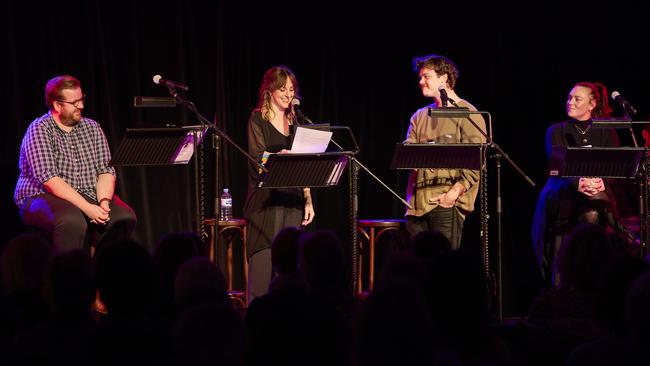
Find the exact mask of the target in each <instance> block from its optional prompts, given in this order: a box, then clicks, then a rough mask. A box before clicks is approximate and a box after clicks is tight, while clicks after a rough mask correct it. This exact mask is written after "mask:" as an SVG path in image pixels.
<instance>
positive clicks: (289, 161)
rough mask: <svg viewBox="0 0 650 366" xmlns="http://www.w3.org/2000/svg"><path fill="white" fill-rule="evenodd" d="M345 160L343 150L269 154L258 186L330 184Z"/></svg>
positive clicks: (340, 170) (343, 167) (330, 185)
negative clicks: (266, 171)
mask: <svg viewBox="0 0 650 366" xmlns="http://www.w3.org/2000/svg"><path fill="white" fill-rule="evenodd" d="M347 164H348V158H347V154H346V153H345V152H332V153H319V154H271V155H270V156H269V159H268V161H267V162H266V164H265V166H266V168H267V169H268V170H269V171H268V173H263V174H262V176H261V178H260V181H259V183H258V188H295V187H333V186H336V185H338V183H339V179H340V178H341V174H342V173H343V172H344V171H345V168H346V166H347Z"/></svg>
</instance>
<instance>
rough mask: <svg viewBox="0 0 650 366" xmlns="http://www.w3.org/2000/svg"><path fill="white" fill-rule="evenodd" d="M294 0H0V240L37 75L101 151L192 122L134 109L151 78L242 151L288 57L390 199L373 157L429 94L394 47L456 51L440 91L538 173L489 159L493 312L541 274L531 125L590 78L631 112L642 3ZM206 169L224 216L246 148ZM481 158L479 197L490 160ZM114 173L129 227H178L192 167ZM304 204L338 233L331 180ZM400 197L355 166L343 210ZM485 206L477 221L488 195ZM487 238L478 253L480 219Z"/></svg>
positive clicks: (401, 176)
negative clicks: (535, 240) (496, 291)
mask: <svg viewBox="0 0 650 366" xmlns="http://www.w3.org/2000/svg"><path fill="white" fill-rule="evenodd" d="M617 4H618V3H617ZM304 6H305V5H304V4H302V3H295V2H294V3H292V2H290V3H285V2H283V3H266V5H255V4H248V3H245V2H238V4H232V3H230V2H224V3H221V2H210V3H207V2H192V1H180V0H179V1H172V0H168V1H162V2H158V1H156V2H154V1H146V2H138V1H136V2H99V1H84V2H81V1H65V2H57V3H55V4H51V5H45V6H41V5H39V6H36V5H34V4H33V3H31V2H27V1H22V2H17V1H10V2H9V3H8V4H4V5H2V7H3V9H2V11H0V19H1V23H2V25H0V27H1V28H0V29H2V30H1V31H0V37H1V38H0V42H2V44H3V45H4V46H3V52H2V54H3V56H2V65H1V70H2V71H1V72H2V80H3V82H2V87H1V88H0V90H1V91H2V95H1V97H2V102H3V105H4V108H3V109H4V111H5V112H4V116H5V117H4V119H5V122H4V126H5V127H4V133H2V135H1V136H0V139H1V141H2V143H1V147H0V149H2V150H1V152H2V154H1V155H0V166H1V169H2V172H3V178H2V179H1V180H0V189H1V190H0V194H1V197H0V200H1V202H2V207H3V208H5V218H4V220H3V221H2V233H1V234H0V235H1V237H0V239H1V242H2V243H4V242H5V241H6V240H7V239H8V238H10V237H12V236H13V235H15V234H16V233H18V232H20V230H22V228H21V225H20V220H19V217H18V213H17V210H16V208H15V206H14V204H13V199H12V197H13V189H14V184H15V181H16V177H17V175H18V164H17V160H18V150H19V146H20V142H21V139H22V135H23V134H24V132H25V130H26V128H27V126H28V125H29V123H30V122H31V121H32V120H33V119H34V118H36V117H38V116H40V115H42V114H43V113H45V112H46V106H45V104H44V97H43V88H44V84H45V82H46V81H47V80H48V79H50V78H51V77H53V76H54V75H58V74H71V75H74V76H76V77H77V78H79V79H80V80H81V81H82V85H83V90H84V92H85V93H86V94H87V95H88V102H87V103H86V108H85V110H84V114H85V115H86V116H88V117H90V118H93V119H96V120H97V121H99V122H100V123H101V124H102V126H103V128H104V130H105V132H106V134H107V137H108V139H109V144H110V146H111V148H112V150H113V151H115V150H116V149H117V146H118V145H119V143H120V141H121V139H122V135H123V132H124V130H125V129H126V128H132V127H145V126H162V125H167V124H174V125H188V124H195V123H196V119H195V118H194V117H193V116H192V115H191V114H189V113H187V112H186V111H184V110H183V109H182V108H180V107H179V108H173V109H164V110H154V109H147V110H143V109H140V110H136V109H135V108H133V106H132V105H133V97H134V96H166V93H167V91H166V89H165V88H164V87H161V86H157V85H154V84H153V82H152V81H151V78H152V76H153V75H155V74H161V75H162V76H163V77H166V78H169V79H172V80H177V81H181V82H184V83H186V84H187V85H189V86H190V87H191V89H190V91H189V93H188V94H187V96H188V98H189V99H191V100H192V101H194V102H195V104H196V106H197V107H198V109H199V110H200V111H201V112H202V113H203V114H204V115H205V116H207V117H208V118H209V119H214V120H215V121H216V123H217V125H218V126H219V127H220V128H222V129H223V130H224V131H226V132H227V133H228V134H230V136H231V137H232V138H233V139H234V140H235V141H236V142H237V143H238V144H240V145H241V146H243V147H246V135H245V128H246V121H247V119H248V115H249V113H250V111H251V109H252V108H253V107H254V105H255V103H256V100H257V88H258V86H259V83H260V81H261V77H262V74H263V72H264V71H265V70H266V69H267V68H268V67H270V66H272V65H277V64H285V65H288V66H290V67H291V68H292V69H293V70H294V72H295V73H296V75H297V77H298V80H299V82H300V87H301V88H300V92H301V94H302V96H303V98H304V100H303V104H302V105H303V110H304V111H305V113H306V114H307V115H308V116H310V117H311V119H312V120H314V121H318V122H328V123H332V124H335V125H344V126H349V127H350V128H351V129H352V130H353V131H354V133H355V136H356V138H357V140H358V142H359V145H360V146H361V153H360V155H359V156H358V157H359V160H360V161H361V162H363V163H364V164H365V165H366V166H367V167H368V168H369V169H370V170H371V171H373V172H374V173H375V174H376V175H377V176H378V177H379V178H381V179H382V180H383V181H384V182H385V183H386V184H387V185H388V186H390V187H392V188H393V189H394V190H395V191H396V192H398V193H399V194H400V195H401V196H404V194H405V189H406V187H405V186H406V178H407V175H406V173H404V172H396V171H391V170H389V169H388V164H389V162H390V157H391V154H392V146H393V144H394V143H396V142H399V141H401V140H403V139H404V137H405V134H406V130H407V127H408V119H409V117H410V116H411V114H412V113H413V112H414V111H415V110H416V109H417V108H419V107H421V106H423V105H426V104H428V103H429V101H428V100H426V99H424V98H423V97H422V96H421V94H420V91H419V88H418V84H417V82H418V80H417V77H416V75H415V73H414V72H413V70H412V66H411V60H412V58H413V56H416V55H417V56H420V55H425V54H429V53H437V54H441V55H445V56H447V57H449V58H450V59H451V60H453V61H454V62H455V63H457V65H458V66H459V68H460V70H461V75H460V79H459V82H458V85H457V88H456V91H457V92H458V94H459V95H460V96H461V97H463V98H465V99H467V100H469V101H470V102H471V103H473V104H474V105H475V106H477V107H478V108H479V109H480V110H485V111H489V112H491V114H492V116H493V120H494V137H495V141H496V142H498V143H499V145H500V146H501V147H502V148H503V149H504V150H505V151H506V152H507V153H509V155H510V156H511V158H512V159H514V160H515V161H516V162H517V163H518V164H519V165H520V166H521V168H522V169H523V170H524V171H525V172H526V173H527V174H529V175H530V177H531V178H532V179H533V180H534V181H535V182H536V183H537V186H536V187H534V188H533V187H530V186H529V185H527V183H526V182H525V181H524V180H523V179H522V178H521V177H520V176H519V175H518V174H517V173H516V172H515V171H514V170H513V169H512V168H511V167H510V166H508V164H507V163H505V162H504V163H503V170H502V182H503V192H502V201H503V212H504V214H503V242H502V245H503V271H504V282H503V291H504V296H505V308H504V312H505V315H506V316H513V315H520V314H522V313H523V312H524V311H525V309H526V307H527V306H528V303H529V302H530V299H531V297H532V296H534V294H535V293H536V292H537V290H538V288H539V284H540V279H539V277H538V275H537V272H536V271H535V265H534V260H533V252H532V249H531V243H530V222H531V219H532V214H533V208H534V204H535V200H536V198H537V195H538V193H539V191H540V189H541V187H542V186H543V184H544V181H545V166H546V157H545V154H544V134H545V131H546V128H547V127H548V126H549V125H550V124H551V123H553V122H556V121H560V120H563V119H564V118H565V112H564V105H565V100H566V95H567V94H568V92H569V90H570V89H571V87H572V85H573V84H574V83H576V82H578V81H585V80H586V81H602V82H604V83H605V84H606V85H607V86H608V87H609V88H610V91H611V90H619V91H620V92H621V94H622V95H624V96H625V97H626V98H627V99H628V100H630V101H631V102H632V103H633V104H634V105H635V106H636V107H637V109H639V110H641V111H642V112H643V111H645V110H647V106H648V99H647V98H648V93H647V88H646V86H647V85H648V83H649V82H650V80H649V79H650V76H649V74H648V72H647V65H648V63H647V57H646V56H644V55H645V54H646V53H647V50H646V49H645V48H646V47H647V35H648V32H647V30H646V29H645V28H643V24H644V23H647V19H644V18H643V15H642V14H644V11H643V9H641V6H640V5H634V4H632V5H629V4H628V5H626V6H622V5H621V6H620V7H619V9H624V10H620V11H619V10H617V9H599V10H598V11H588V10H587V9H584V8H575V9H570V8H567V7H566V6H562V7H559V6H557V7H552V6H550V5H545V6H544V7H541V6H539V7H536V5H527V6H526V9H525V10H524V9H523V8H521V9H520V8H512V9H505V8H503V7H501V6H499V5H495V4H486V5H481V6H479V7H475V6H473V5H472V7H473V8H472V9H469V7H470V6H469V4H468V5H467V9H465V8H464V6H463V7H456V6H455V7H453V10H449V9H447V10H445V6H443V5H442V4H439V5H435V6H434V4H433V3H431V2H428V3H423V4H415V3H408V2H401V3H398V2H394V3H392V4H384V5H380V4H379V3H366V4H363V3H361V4H359V3H353V2H317V3H313V5H309V8H310V9H313V10H310V11H302V10H299V9H302V8H304ZM522 7H523V5H522ZM460 8H463V9H460ZM513 14H514V15H513ZM616 112H617V113H620V111H618V110H617V111H616ZM625 137H626V136H623V138H624V139H625ZM213 154H214V152H213V150H212V149H211V148H210V146H209V144H205V147H204V159H203V160H204V164H205V166H206V174H205V179H204V188H203V189H204V190H205V193H206V201H205V211H206V213H207V215H208V216H209V215H210V213H211V211H212V207H213V198H214V191H215V188H214V176H215V171H214V158H213ZM220 166H221V168H222V169H220V172H219V174H220V177H221V180H222V182H225V185H226V186H228V187H230V189H231V192H232V193H233V197H234V202H235V214H236V215H237V216H241V214H242V206H243V203H244V198H245V190H246V170H245V167H246V160H245V159H244V158H243V157H242V156H241V155H240V154H239V153H238V152H237V151H236V150H234V149H232V148H231V147H229V146H225V149H224V154H223V159H222V162H221V165H220ZM489 169H490V170H489V174H490V177H491V178H490V180H489V187H488V189H489V192H490V197H489V199H490V202H491V204H493V203H494V195H495V190H494V188H495V185H494V175H495V170H494V166H493V164H492V163H491V164H490V168H489ZM118 175H119V179H118V187H117V192H118V193H119V194H120V195H121V196H122V198H123V199H125V200H126V201H127V202H129V203H130V204H131V205H132V206H133V207H134V208H135V210H136V212H137V214H138V216H139V220H140V223H139V227H138V231H137V236H138V240H139V241H141V242H142V243H144V244H146V245H147V246H149V247H150V246H151V245H153V244H154V243H155V241H156V240H157V239H158V238H160V236H161V235H163V234H165V233H167V232H170V231H178V230H191V229H192V227H193V225H192V219H193V207H194V204H193V202H194V201H193V197H194V196H193V192H194V191H193V186H194V179H193V173H192V169H191V166H173V167H156V168H120V169H119V170H118ZM315 205H316V210H317V217H316V221H315V222H314V224H313V228H314V229H319V228H331V229H334V230H336V231H337V232H339V233H341V235H345V234H346V233H347V230H348V229H347V221H346V219H345V218H346V217H347V214H348V199H347V181H344V182H342V185H341V186H340V187H338V188H331V189H320V190H317V191H316V192H315ZM403 211H404V209H403V207H402V205H401V204H400V202H399V201H398V200H396V199H394V198H393V196H392V195H391V194H390V193H388V192H387V191H386V190H385V189H383V188H382V187H380V186H379V185H378V184H377V183H376V182H375V181H374V180H373V179H372V178H371V177H370V176H369V175H368V174H366V173H365V172H363V171H362V172H361V173H360V175H359V217H360V218H370V219H372V218H401V216H402V215H403ZM490 212H491V214H492V219H491V223H492V225H493V226H494V221H495V220H494V219H495V217H496V215H495V212H494V209H493V205H492V207H491V210H490ZM477 218H478V215H474V216H473V217H470V218H469V220H468V223H467V225H468V230H467V231H466V237H465V243H466V245H468V246H474V247H476V245H477V244H476V243H477V241H478V231H477V224H478V223H477ZM490 239H491V240H490V244H491V246H492V250H493V252H494V248H495V246H496V240H495V239H496V237H495V231H494V230H492V231H491V233H490ZM493 255H494V253H493ZM491 259H492V264H493V265H495V264H496V258H494V256H493V257H492V258H491Z"/></svg>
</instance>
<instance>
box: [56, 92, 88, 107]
mask: <svg viewBox="0 0 650 366" xmlns="http://www.w3.org/2000/svg"><path fill="white" fill-rule="evenodd" d="M85 101H86V95H85V94H84V95H82V96H81V99H77V100H75V101H74V102H68V101H65V100H57V102H59V103H68V104H72V106H73V107H75V108H80V107H82V106H83V105H84V102H85Z"/></svg>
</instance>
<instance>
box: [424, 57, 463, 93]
mask: <svg viewBox="0 0 650 366" xmlns="http://www.w3.org/2000/svg"><path fill="white" fill-rule="evenodd" d="M425 67H426V68H427V69H432V70H433V71H435V72H436V74H438V76H442V75H445V74H447V84H448V85H449V88H451V89H454V87H455V86H456V80H458V74H459V72H458V67H456V65H455V64H454V63H453V62H451V61H450V60H449V59H448V58H446V57H444V56H439V55H427V56H422V57H415V58H413V70H415V72H420V70H422V69H423V68H425Z"/></svg>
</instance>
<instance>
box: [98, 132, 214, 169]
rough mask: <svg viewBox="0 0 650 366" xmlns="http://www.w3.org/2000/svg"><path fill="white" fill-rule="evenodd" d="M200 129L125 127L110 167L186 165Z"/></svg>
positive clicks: (200, 134) (200, 133)
mask: <svg viewBox="0 0 650 366" xmlns="http://www.w3.org/2000/svg"><path fill="white" fill-rule="evenodd" d="M202 130H203V128H202V127H201V126H191V127H180V128H179V127H169V128H128V129H126V131H125V132H124V136H123V138H122V142H121V143H120V146H119V147H118V148H117V151H116V152H115V155H114V156H113V158H112V159H111V161H110V162H109V165H112V166H143V165H145V166H147V165H174V164H186V163H188V162H189V160H190V158H191V157H192V154H193V152H194V151H195V149H193V148H194V136H195V133H197V134H198V135H199V136H197V137H198V140H199V141H197V142H198V143H200V140H201V136H202Z"/></svg>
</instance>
